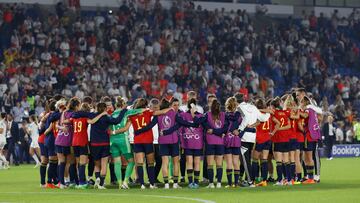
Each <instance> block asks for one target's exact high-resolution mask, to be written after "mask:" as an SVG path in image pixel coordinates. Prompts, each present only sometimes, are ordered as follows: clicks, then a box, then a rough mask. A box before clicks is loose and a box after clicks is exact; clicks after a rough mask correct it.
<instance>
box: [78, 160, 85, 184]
mask: <svg viewBox="0 0 360 203" xmlns="http://www.w3.org/2000/svg"><path fill="white" fill-rule="evenodd" d="M85 168H86V164H79V167H78V170H79V184H80V185H84V184H86V175H85Z"/></svg>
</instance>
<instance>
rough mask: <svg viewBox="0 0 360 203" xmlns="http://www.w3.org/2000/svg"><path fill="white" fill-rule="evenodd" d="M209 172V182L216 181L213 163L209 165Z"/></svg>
mask: <svg viewBox="0 0 360 203" xmlns="http://www.w3.org/2000/svg"><path fill="white" fill-rule="evenodd" d="M207 172H208V173H207V174H208V178H209V182H210V183H213V182H214V167H213V165H208V167H207Z"/></svg>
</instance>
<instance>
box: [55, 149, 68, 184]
mask: <svg viewBox="0 0 360 203" xmlns="http://www.w3.org/2000/svg"><path fill="white" fill-rule="evenodd" d="M57 159H58V178H59V181H60V189H64V188H65V177H64V176H65V168H66V157H65V155H64V154H63V153H62V147H61V146H57Z"/></svg>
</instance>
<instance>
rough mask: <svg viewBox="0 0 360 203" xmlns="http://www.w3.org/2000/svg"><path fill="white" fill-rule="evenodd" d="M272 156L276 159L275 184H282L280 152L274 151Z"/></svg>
mask: <svg viewBox="0 0 360 203" xmlns="http://www.w3.org/2000/svg"><path fill="white" fill-rule="evenodd" d="M275 146H276V145H275ZM274 158H275V161H276V173H277V183H276V184H277V185H282V180H283V167H282V164H283V163H282V153H281V152H279V151H274Z"/></svg>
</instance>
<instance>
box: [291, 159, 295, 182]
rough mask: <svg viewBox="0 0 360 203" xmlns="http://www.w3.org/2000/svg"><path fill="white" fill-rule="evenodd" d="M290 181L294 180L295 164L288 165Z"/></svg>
mask: <svg viewBox="0 0 360 203" xmlns="http://www.w3.org/2000/svg"><path fill="white" fill-rule="evenodd" d="M290 172H291V179H294V180H295V162H291V163H290Z"/></svg>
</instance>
